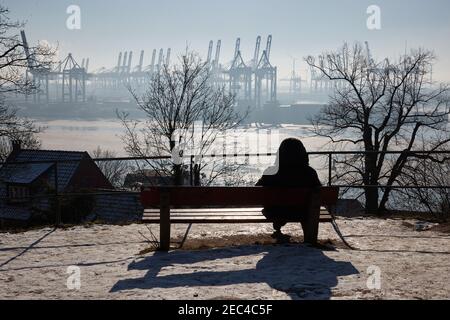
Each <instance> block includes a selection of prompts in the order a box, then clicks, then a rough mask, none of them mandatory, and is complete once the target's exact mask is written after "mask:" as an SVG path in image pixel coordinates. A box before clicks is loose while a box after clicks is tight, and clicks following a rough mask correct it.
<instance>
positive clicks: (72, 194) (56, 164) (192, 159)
mask: <svg viewBox="0 0 450 320" xmlns="http://www.w3.org/2000/svg"><path fill="white" fill-rule="evenodd" d="M308 154H309V155H311V156H325V157H327V160H328V161H327V162H328V164H327V173H328V177H327V178H328V181H327V185H328V186H335V187H341V188H380V189H383V188H390V189H408V188H410V189H450V186H448V185H429V186H402V185H364V184H350V185H347V184H341V185H340V184H334V183H333V160H334V157H335V156H337V155H360V156H364V155H367V154H377V155H381V154H384V155H388V154H389V155H400V154H406V155H408V156H412V157H414V156H416V157H418V158H419V157H420V156H422V157H423V156H426V155H449V156H450V151H313V152H309V153H308ZM274 156H276V153H241V154H238V153H230V154H210V155H200V156H196V155H183V156H182V157H183V158H185V159H188V160H189V168H190V174H189V178H190V184H191V185H193V167H194V164H195V160H196V158H198V157H200V158H201V159H205V158H223V159H227V158H239V157H244V158H252V157H274ZM171 158H172V157H171V156H151V157H114V158H93V159H92V160H93V161H94V162H96V163H101V162H111V161H156V160H170V159H171ZM446 159H447V158H446ZM449 159H450V158H449ZM81 160H82V159H74V160H51V161H49V160H39V161H16V162H14V161H10V162H2V163H0V172H1V171H2V170H3V168H7V167H8V166H13V165H24V164H42V163H46V164H52V165H53V166H54V170H55V171H54V172H55V174H54V192H53V193H52V194H41V195H30V196H27V197H24V199H30V200H31V199H38V198H50V197H51V198H54V199H55V200H56V223H57V224H59V223H60V222H61V212H60V209H61V208H60V201H59V200H60V199H61V198H62V197H75V196H82V195H86V193H80V192H60V191H59V185H58V184H59V179H58V167H59V166H60V165H61V164H63V163H73V162H80V161H81ZM1 179H2V177H1V176H0V183H1V182H2V181H1ZM117 192H119V191H118V190H111V191H109V190H102V191H93V192H89V194H90V195H112V194H117ZM120 192H121V193H129V194H138V192H137V191H126V190H120ZM7 199H9V197H7V196H6V197H4V196H2V197H0V201H4V200H7Z"/></svg>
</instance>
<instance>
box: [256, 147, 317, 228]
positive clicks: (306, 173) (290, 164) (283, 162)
mask: <svg viewBox="0 0 450 320" xmlns="http://www.w3.org/2000/svg"><path fill="white" fill-rule="evenodd" d="M256 185H257V186H263V187H299V188H302V187H306V188H308V187H311V188H313V187H320V186H321V185H322V184H321V183H320V180H319V177H318V176H317V172H316V170H314V169H313V168H311V167H310V166H309V157H308V154H307V152H306V149H305V147H304V146H303V143H302V142H301V141H300V140H298V139H295V138H288V139H286V140H284V141H283V142H282V143H281V145H280V148H279V149H278V153H277V159H276V162H275V165H274V166H272V167H269V168H267V169H266V170H265V171H264V174H263V176H262V177H261V179H259V181H258V182H257V183H256ZM306 212H307V208H301V207H290V206H282V205H280V206H271V207H265V208H264V210H263V211H262V213H263V214H264V216H265V217H266V218H267V219H269V220H271V221H273V228H274V229H275V232H274V234H273V236H274V237H280V236H281V235H282V233H281V227H283V226H284V225H285V224H286V223H287V221H288V220H289V218H290V217H296V218H298V217H299V216H300V215H301V214H305V213H306Z"/></svg>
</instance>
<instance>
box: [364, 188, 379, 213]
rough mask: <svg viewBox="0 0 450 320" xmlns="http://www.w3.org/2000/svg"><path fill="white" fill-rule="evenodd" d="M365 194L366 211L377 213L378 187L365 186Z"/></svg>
mask: <svg viewBox="0 0 450 320" xmlns="http://www.w3.org/2000/svg"><path fill="white" fill-rule="evenodd" d="M364 193H365V195H366V213H367V214H378V213H379V211H378V196H379V195H378V188H365V190H364Z"/></svg>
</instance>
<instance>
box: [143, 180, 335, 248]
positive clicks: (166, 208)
mask: <svg viewBox="0 0 450 320" xmlns="http://www.w3.org/2000/svg"><path fill="white" fill-rule="evenodd" d="M338 194H339V188H337V187H320V188H275V187H178V186H173V187H166V186H164V187H148V188H143V189H142V191H141V203H142V205H143V207H144V208H146V209H148V208H159V211H160V219H159V223H160V249H161V250H163V251H168V250H169V249H170V228H171V216H170V209H171V208H186V207H189V208H205V207H224V208H229V207H237V208H239V207H253V206H258V207H264V206H280V205H286V206H303V207H307V208H308V212H307V213H305V214H302V215H299V217H298V219H292V220H290V221H289V222H300V223H301V224H302V228H303V232H304V238H305V242H308V243H312V244H315V243H316V242H317V235H318V229H319V227H318V226H319V222H320V207H321V206H326V207H329V206H334V205H335V204H336V202H337V199H338ZM239 221H240V220H239V218H238V217H237V218H236V219H233V222H239ZM185 222H188V223H195V222H196V221H195V220H192V221H185ZM229 222H230V219H226V220H224V221H223V222H218V221H214V223H229ZM263 222H271V221H270V220H264V221H263ZM202 223H204V222H202Z"/></svg>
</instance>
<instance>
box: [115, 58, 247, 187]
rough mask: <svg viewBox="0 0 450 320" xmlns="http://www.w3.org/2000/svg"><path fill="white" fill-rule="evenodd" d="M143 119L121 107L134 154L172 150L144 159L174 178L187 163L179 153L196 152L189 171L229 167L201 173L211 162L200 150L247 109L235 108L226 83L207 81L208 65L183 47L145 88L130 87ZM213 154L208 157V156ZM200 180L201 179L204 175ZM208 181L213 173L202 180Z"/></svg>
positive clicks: (224, 170) (206, 148)
mask: <svg viewBox="0 0 450 320" xmlns="http://www.w3.org/2000/svg"><path fill="white" fill-rule="evenodd" d="M130 92H131V93H132V95H133V97H134V99H135V100H136V102H137V104H138V106H139V108H140V109H141V110H142V111H143V112H144V113H145V116H146V119H145V121H138V120H131V119H129V117H128V115H127V114H124V113H121V114H120V113H119V114H118V116H119V118H120V119H121V121H122V123H123V125H124V127H125V131H126V133H125V134H124V135H123V136H122V139H123V141H124V143H125V149H126V151H127V152H128V153H129V154H130V155H132V156H138V157H148V156H172V158H171V159H170V160H157V161H147V164H149V165H150V166H151V167H152V168H153V170H155V171H156V172H157V173H158V174H159V175H161V176H163V175H166V176H172V177H173V178H174V183H175V184H181V183H182V180H183V178H184V177H186V170H187V167H188V166H189V163H186V159H185V158H184V157H183V155H186V154H187V153H188V152H189V154H191V155H197V157H195V160H196V161H195V162H196V165H195V166H194V167H193V171H194V172H193V174H194V176H196V177H197V179H195V180H196V181H197V182H198V183H199V182H200V181H199V180H202V179H201V177H211V178H212V179H216V178H217V177H218V176H220V175H221V174H222V173H223V174H225V173H229V170H230V167H227V166H226V165H225V166H224V165H222V166H214V170H216V172H215V174H213V175H210V174H201V172H202V171H203V170H207V168H208V167H209V168H211V162H209V161H205V159H204V158H202V157H200V155H204V154H206V153H208V152H210V151H211V150H212V149H213V144H214V142H215V140H216V138H217V137H218V136H219V135H221V134H223V133H224V132H225V131H227V130H230V129H233V128H235V127H237V126H238V125H239V123H240V122H241V121H242V120H243V118H244V117H245V115H240V114H239V113H237V112H235V110H234V101H235V99H234V96H233V95H232V94H230V93H228V92H227V91H226V90H225V87H224V86H216V85H214V84H213V83H212V81H211V70H210V68H209V66H208V64H207V63H204V62H202V60H201V59H200V58H199V57H198V55H197V54H195V53H193V52H186V54H185V55H183V56H181V57H180V58H179V63H178V64H176V65H174V66H173V67H169V66H167V65H164V66H163V67H162V68H161V70H159V72H157V73H156V74H154V75H152V76H151V78H150V79H149V81H148V85H147V87H146V91H145V93H144V94H142V95H139V94H138V93H136V91H135V90H133V88H130ZM208 159H211V158H208ZM203 180H204V179H203ZM203 182H204V183H210V182H211V179H207V181H203Z"/></svg>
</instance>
